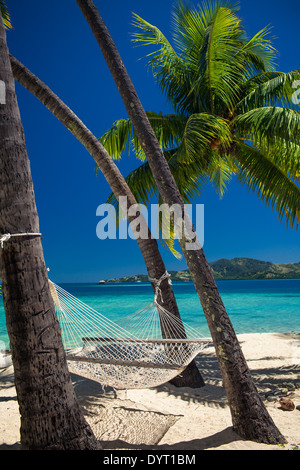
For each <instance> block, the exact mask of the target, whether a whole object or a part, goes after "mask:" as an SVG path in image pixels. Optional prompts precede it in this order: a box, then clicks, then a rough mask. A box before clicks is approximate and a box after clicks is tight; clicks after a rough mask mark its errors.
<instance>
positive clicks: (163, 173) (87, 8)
mask: <svg viewBox="0 0 300 470" xmlns="http://www.w3.org/2000/svg"><path fill="white" fill-rule="evenodd" d="M77 3H78V5H79V7H80V9H81V11H82V12H83V15H84V16H85V18H86V20H87V22H88V24H89V25H90V28H91V30H92V32H93V34H94V36H95V38H96V40H97V42H98V44H99V46H100V48H101V50H102V53H103V55H104V57H105V59H106V62H107V65H108V67H109V70H110V72H111V74H112V76H113V78H114V80H115V82H116V85H117V87H118V90H119V93H120V95H121V97H122V100H123V102H124V105H125V107H126V111H127V113H128V116H129V118H130V120H131V122H132V126H133V128H134V131H135V133H136V136H137V138H138V140H139V143H140V145H141V147H142V150H143V152H144V154H145V156H146V158H147V161H148V163H149V166H150V169H151V171H152V173H153V177H154V179H155V182H156V184H157V188H158V191H159V193H160V195H161V197H162V200H163V201H164V203H165V204H168V205H169V206H172V205H173V204H178V205H179V206H180V207H181V208H182V211H184V202H183V199H182V196H181V194H180V192H179V190H178V187H177V185H176V182H175V179H174V177H173V175H172V173H171V171H170V168H169V165H168V163H167V161H166V159H165V156H164V154H163V151H162V149H161V147H160V145H159V141H158V139H157V138H156V135H155V133H154V131H153V129H152V127H151V124H150V122H149V120H148V117H147V115H146V113H145V110H144V109H143V107H142V104H141V102H140V100H139V98H138V95H137V93H136V90H135V88H134V86H133V83H132V81H131V79H130V77H129V75H128V73H127V70H126V68H125V66H124V63H123V61H122V59H121V57H120V55H119V53H118V50H117V48H116V46H115V44H114V42H113V40H112V38H111V36H110V34H109V32H108V30H107V27H106V25H105V24H104V22H103V20H102V18H101V16H100V14H99V12H98V10H97V8H96V7H95V5H94V3H93V1H92V0H77ZM184 228H185V230H184V231H183V234H184V236H183V237H182V238H181V239H180V240H179V243H180V247H181V250H182V252H183V255H184V257H185V259H186V261H187V265H188V268H189V270H190V273H191V277H192V280H193V282H194V285H195V288H196V291H197V293H198V296H199V298H200V301H201V304H202V307H203V311H204V314H205V317H206V320H207V323H208V326H209V329H210V332H211V335H212V339H213V342H214V345H215V349H216V354H217V357H218V362H219V365H220V369H221V372H222V376H223V382H224V386H225V388H226V392H227V397H228V402H229V406H230V410H231V415H232V420H233V427H234V429H235V431H236V432H237V433H238V434H239V435H241V436H242V437H244V438H246V439H252V440H255V441H260V442H267V443H275V442H283V441H284V438H283V436H282V435H281V434H280V432H279V431H278V429H277V428H276V426H275V424H274V423H273V421H272V419H271V417H270V416H269V414H268V412H267V410H266V408H265V406H264V404H263V402H262V400H261V398H260V397H259V394H258V392H257V389H256V387H255V385H254V383H253V380H252V377H251V374H250V371H249V368H248V366H247V363H246V361H245V358H244V355H243V353H242V350H241V348H240V345H239V342H238V340H237V337H236V335H235V332H234V330H233V327H232V325H231V322H230V319H229V317H228V315H227V312H226V310H225V307H224V304H223V302H222V299H221V297H220V295H219V293H218V290H217V286H216V283H215V280H214V278H213V276H212V273H211V271H210V268H209V265H208V262H207V260H206V257H205V255H204V252H203V249H202V248H201V247H200V243H199V241H198V239H197V234H195V232H194V231H193V227H192V224H191V220H190V219H189V217H185V220H184ZM191 239H192V240H195V243H197V245H198V249H196V250H188V249H187V248H186V243H187V242H189V241H190V240H191Z"/></svg>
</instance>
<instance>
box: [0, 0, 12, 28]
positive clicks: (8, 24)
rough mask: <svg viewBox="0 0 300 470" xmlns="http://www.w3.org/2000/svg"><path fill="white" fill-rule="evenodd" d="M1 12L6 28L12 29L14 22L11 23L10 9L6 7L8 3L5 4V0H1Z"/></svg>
mask: <svg viewBox="0 0 300 470" xmlns="http://www.w3.org/2000/svg"><path fill="white" fill-rule="evenodd" d="M0 12H1V15H2V21H3V25H4V27H5V28H6V29H11V28H12V24H11V19H10V14H9V11H8V9H7V7H6V4H5V1H4V0H0Z"/></svg>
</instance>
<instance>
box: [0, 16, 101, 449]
mask: <svg viewBox="0 0 300 470" xmlns="http://www.w3.org/2000/svg"><path fill="white" fill-rule="evenodd" d="M0 80H1V81H2V82H4V84H5V90H6V97H5V104H1V105H0V234H6V233H10V234H16V233H20V234H22V233H37V234H38V233H39V220H38V214H37V209H36V204H35V196H34V189H33V183H32V179H31V172H30V164H29V160H28V156H27V150H26V144H25V137H24V132H23V127H22V123H21V119H20V114H19V108H18V104H17V99H16V95H15V88H14V78H13V74H12V70H11V65H10V59H9V53H8V48H7V45H6V33H5V29H4V27H3V23H2V18H1V15H0ZM0 278H1V281H2V291H3V301H4V307H5V314H6V322H7V330H8V334H9V339H10V347H11V351H12V359H13V366H14V374H15V385H16V391H17V398H18V403H19V409H20V414H21V445H22V448H23V449H30V450H34V449H39V450H44V449H95V448H97V447H99V446H98V443H97V441H96V439H95V437H94V435H93V433H92V431H91V429H90V427H89V425H88V424H87V422H86V421H85V419H84V416H83V414H82V412H81V409H80V407H79V404H78V402H77V400H76V396H75V393H74V390H73V386H72V382H71V379H70V375H69V372H68V368H67V362H66V357H65V352H64V348H63V345H62V341H61V335H60V328H59V324H58V321H57V317H56V314H55V308H54V304H53V301H52V298H51V295H50V292H49V287H48V276H47V270H46V267H45V263H44V257H43V250H42V244H41V239H40V237H39V236H31V235H28V236H26V237H25V236H22V237H18V238H17V237H12V238H10V239H9V240H7V241H6V242H4V243H3V247H1V246H0Z"/></svg>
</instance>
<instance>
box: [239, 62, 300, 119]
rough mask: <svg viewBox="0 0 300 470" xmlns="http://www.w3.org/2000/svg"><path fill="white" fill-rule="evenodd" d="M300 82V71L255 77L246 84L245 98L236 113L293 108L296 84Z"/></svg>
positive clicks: (270, 73)
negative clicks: (273, 107) (266, 107)
mask: <svg viewBox="0 0 300 470" xmlns="http://www.w3.org/2000/svg"><path fill="white" fill-rule="evenodd" d="M298 80H300V69H298V70H293V71H291V72H289V73H283V72H268V73H263V74H259V75H257V76H255V77H253V78H252V79H251V80H249V82H247V83H246V84H245V93H244V96H243V98H242V100H241V101H240V102H239V103H238V104H237V106H236V108H235V112H236V113H238V114H239V113H243V112H247V111H249V110H251V109H254V108H260V107H263V106H270V105H272V106H282V107H288V108H293V107H294V103H293V101H292V100H293V94H294V92H295V87H294V84H295V82H297V81H298ZM298 108H299V106H298Z"/></svg>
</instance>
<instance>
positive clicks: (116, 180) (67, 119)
mask: <svg viewBox="0 0 300 470" xmlns="http://www.w3.org/2000/svg"><path fill="white" fill-rule="evenodd" d="M10 60H11V65H12V70H13V73H14V77H15V79H16V80H17V81H18V82H19V83H20V84H21V85H22V86H24V87H25V88H26V89H27V90H28V91H30V92H31V93H32V94H33V95H34V96H36V97H37V98H38V99H39V100H40V101H41V103H43V104H44V105H45V106H46V107H47V109H48V110H49V111H51V113H52V114H53V115H54V116H55V117H56V118H57V119H58V120H59V121H60V122H61V123H62V124H63V125H64V126H65V127H66V128H67V129H68V130H69V131H70V132H71V133H72V134H73V135H74V136H75V137H76V138H77V139H78V140H79V142H81V143H82V145H83V146H84V147H85V148H86V150H87V151H88V152H89V153H90V155H91V156H92V157H93V158H94V160H95V162H96V164H97V165H98V167H99V168H100V170H101V172H102V173H103V175H104V177H105V179H106V180H107V182H108V184H109V186H110V188H111V190H112V191H113V193H114V194H115V196H116V198H117V199H118V198H119V197H122V196H123V197H124V196H126V197H127V210H128V209H129V208H130V207H132V206H133V205H136V204H137V201H136V199H135V197H134V196H133V194H132V192H131V190H130V188H129V186H128V185H127V183H126V181H125V179H124V177H123V176H122V174H121V173H120V171H119V169H118V167H117V166H116V164H115V163H114V161H113V160H112V158H111V157H110V155H109V154H108V153H107V151H106V150H105V148H104V147H103V146H102V145H101V143H100V142H99V141H98V139H97V138H96V137H95V136H94V135H93V134H92V133H91V131H90V130H89V129H88V128H87V127H86V126H85V125H84V124H83V122H82V121H81V120H80V119H79V118H78V117H77V116H76V115H75V114H74V113H73V111H72V110H71V109H70V108H69V107H67V106H66V105H65V104H64V103H63V102H62V101H61V99H60V98H59V97H58V96H57V95H55V94H54V93H53V92H52V90H50V88H49V87H48V86H47V85H45V83H43V82H42V81H41V80H40V79H39V78H37V77H36V76H35V75H34V74H33V73H32V72H31V71H29V70H28V68H26V67H25V66H24V65H23V64H21V63H20V62H19V61H18V60H17V59H16V58H15V57H13V56H12V55H11V56H10ZM125 209H126V208H125ZM141 217H142V216H140V218H141ZM134 220H135V216H129V215H128V221H129V223H131V222H132V221H134ZM144 224H145V226H146V221H145V220H144ZM137 243H138V245H139V248H140V250H141V253H142V256H143V259H144V262H145V265H146V268H147V272H148V275H149V277H151V278H155V279H160V278H161V276H162V275H163V274H164V273H165V271H166V267H165V264H164V262H163V259H162V257H161V254H160V251H159V248H158V243H157V240H156V239H154V238H152V235H151V233H150V230H149V228H148V237H147V239H143V238H137ZM152 287H153V290H155V285H154V284H152ZM160 289H161V295H160V294H159V295H158V303H160V304H161V305H162V306H163V307H164V308H165V309H166V310H168V311H169V312H172V313H173V314H174V315H176V316H177V317H179V318H180V313H179V309H178V305H177V302H176V298H175V295H174V292H173V289H172V286H171V285H170V284H169V282H168V279H164V280H163V281H162V282H161V286H160ZM163 335H164V336H166V335H167V332H165V331H163ZM171 383H172V384H174V385H176V386H178V387H180V386H182V387H193V388H198V387H202V386H204V380H203V378H202V376H201V374H200V372H199V370H198V369H197V367H196V364H195V361H192V363H191V364H189V365H188V366H187V368H186V369H185V371H184V372H183V373H182V374H181V376H178V377H176V378H175V379H173V380H172V381H171Z"/></svg>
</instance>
